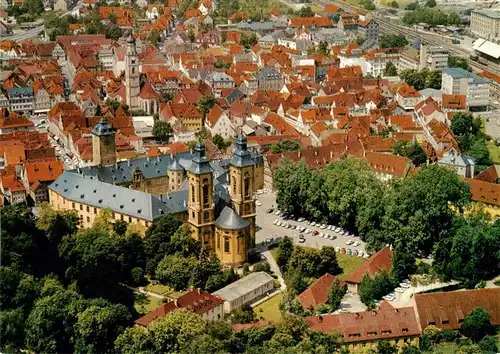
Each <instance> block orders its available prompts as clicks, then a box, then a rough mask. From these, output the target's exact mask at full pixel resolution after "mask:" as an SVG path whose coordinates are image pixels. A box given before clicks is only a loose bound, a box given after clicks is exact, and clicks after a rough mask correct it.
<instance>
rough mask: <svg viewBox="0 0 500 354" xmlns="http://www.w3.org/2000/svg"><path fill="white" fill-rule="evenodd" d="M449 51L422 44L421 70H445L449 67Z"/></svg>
mask: <svg viewBox="0 0 500 354" xmlns="http://www.w3.org/2000/svg"><path fill="white" fill-rule="evenodd" d="M448 56H449V51H448V49H447V48H445V47H441V46H429V45H426V44H423V43H421V44H420V69H423V68H429V69H432V70H443V69H446V68H447V67H448Z"/></svg>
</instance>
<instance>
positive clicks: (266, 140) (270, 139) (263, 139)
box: [247, 135, 300, 146]
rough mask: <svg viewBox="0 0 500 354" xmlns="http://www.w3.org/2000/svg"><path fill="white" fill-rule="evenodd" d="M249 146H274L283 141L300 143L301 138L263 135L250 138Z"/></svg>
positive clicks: (248, 138)
mask: <svg viewBox="0 0 500 354" xmlns="http://www.w3.org/2000/svg"><path fill="white" fill-rule="evenodd" d="M247 140H248V145H250V146H253V145H260V146H266V145H272V144H276V143H277V142H280V141H282V140H292V141H299V140H300V137H299V136H298V135H262V136H248V137H247Z"/></svg>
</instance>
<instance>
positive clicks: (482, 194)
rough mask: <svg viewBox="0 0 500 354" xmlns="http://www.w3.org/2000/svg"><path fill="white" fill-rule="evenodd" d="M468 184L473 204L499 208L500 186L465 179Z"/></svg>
mask: <svg viewBox="0 0 500 354" xmlns="http://www.w3.org/2000/svg"><path fill="white" fill-rule="evenodd" d="M465 182H467V183H468V184H469V187H470V194H471V199H472V200H473V201H475V202H481V203H486V204H492V205H496V206H500V184H497V183H490V182H485V181H481V180H477V179H471V178H465Z"/></svg>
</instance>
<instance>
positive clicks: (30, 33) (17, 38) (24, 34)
mask: <svg viewBox="0 0 500 354" xmlns="http://www.w3.org/2000/svg"><path fill="white" fill-rule="evenodd" d="M81 5H82V0H80V1H79V2H78V3H77V4H76V6H75V7H74V8H79V7H80V6H81ZM74 8H71V9H69V10H68V11H66V12H65V13H62V14H60V15H59V16H57V17H64V16H66V15H69V14H70V13H71V12H72V11H73V9H74ZM44 29H45V25H41V26H37V27H35V28H32V29H29V30H26V31H21V32H19V33H16V34H13V35H11V36H6V37H2V41H6V40H10V41H14V42H21V41H24V40H26V39H29V38H32V37H36V36H38V34H39V33H40V32H42V31H44Z"/></svg>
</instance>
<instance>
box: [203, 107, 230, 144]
mask: <svg viewBox="0 0 500 354" xmlns="http://www.w3.org/2000/svg"><path fill="white" fill-rule="evenodd" d="M205 128H207V129H208V131H209V132H210V134H212V136H214V135H216V134H218V135H220V136H221V137H223V138H224V139H228V138H232V137H233V136H234V134H235V131H236V127H235V125H234V124H233V122H232V121H231V120H230V119H229V115H228V114H227V113H226V112H224V111H223V110H222V108H220V106H219V105H218V104H216V105H215V106H213V107H212V109H211V110H210V112H208V114H207V116H206V117H205Z"/></svg>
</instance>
